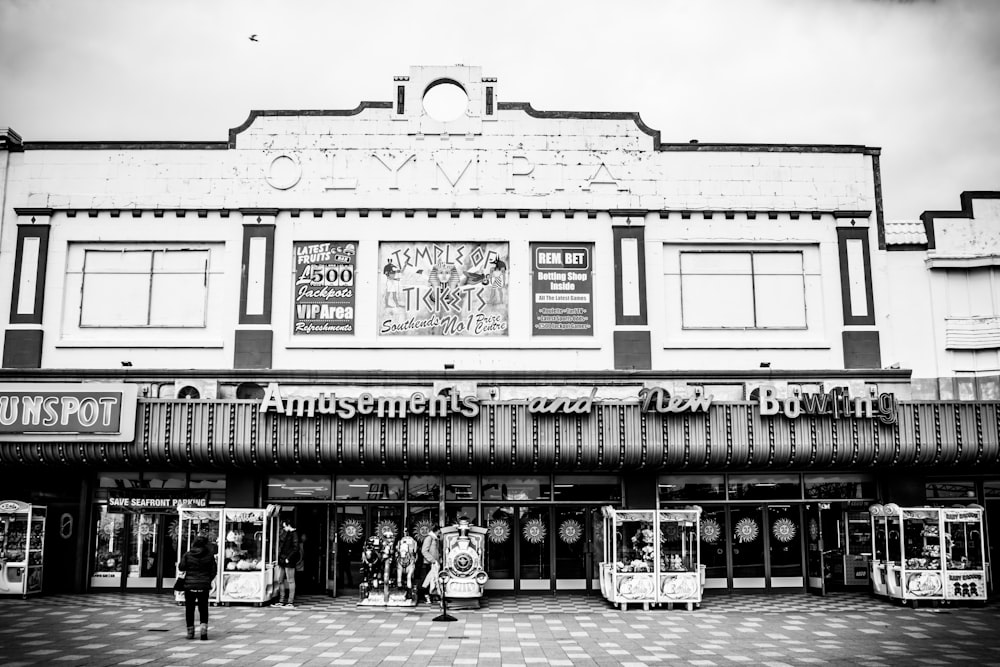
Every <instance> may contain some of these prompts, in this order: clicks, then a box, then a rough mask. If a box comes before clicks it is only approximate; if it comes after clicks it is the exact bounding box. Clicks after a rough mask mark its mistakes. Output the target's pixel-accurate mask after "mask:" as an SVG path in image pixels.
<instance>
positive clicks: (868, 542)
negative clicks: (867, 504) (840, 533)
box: [843, 510, 872, 586]
mask: <svg viewBox="0 0 1000 667" xmlns="http://www.w3.org/2000/svg"><path fill="white" fill-rule="evenodd" d="M844 538H845V539H844V556H843V559H844V561H843V562H844V578H843V583H844V585H845V586H867V585H868V581H869V574H870V570H869V566H868V561H869V560H870V559H871V549H872V527H871V522H870V518H869V514H868V513H866V512H865V511H864V510H861V511H855V510H846V511H845V512H844Z"/></svg>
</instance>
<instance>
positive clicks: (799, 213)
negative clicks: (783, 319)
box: [14, 205, 872, 220]
mask: <svg viewBox="0 0 1000 667" xmlns="http://www.w3.org/2000/svg"><path fill="white" fill-rule="evenodd" d="M14 211H15V212H16V213H17V214H18V215H49V216H51V215H53V214H55V213H63V214H65V215H67V216H68V217H76V216H77V215H86V216H88V217H91V218H95V217H97V216H98V215H100V214H102V213H107V214H109V215H111V217H120V216H121V215H122V213H128V214H130V215H131V216H132V217H133V218H138V217H141V216H142V215H143V214H144V213H152V214H153V215H155V216H156V217H158V218H162V217H163V215H164V214H165V213H173V214H174V215H177V216H178V217H184V216H186V215H188V214H196V215H197V216H198V217H200V218H204V217H206V216H207V215H208V214H209V213H218V214H219V215H221V216H222V217H229V216H230V215H231V214H232V213H240V214H242V215H244V216H248V215H269V216H273V215H278V214H279V213H282V212H288V213H289V214H290V215H291V216H292V217H300V216H302V215H305V214H308V215H312V216H313V217H316V218H321V217H323V216H324V215H327V214H329V215H334V216H336V217H338V218H343V217H344V216H346V215H347V213H348V211H352V212H358V213H359V214H360V215H361V217H368V216H369V215H376V214H378V215H381V216H382V217H383V218H388V217H390V216H391V215H392V214H393V213H402V214H403V215H405V216H406V217H407V218H412V217H413V216H414V214H415V213H416V212H417V211H422V212H426V213H427V214H428V217H432V218H434V217H438V216H442V217H443V216H447V215H450V216H451V217H453V218H457V217H458V216H459V215H461V213H463V212H469V213H472V214H473V215H475V216H476V217H481V216H482V214H483V213H484V212H486V211H492V212H494V213H496V214H497V216H498V217H502V218H506V217H508V216H510V217H520V218H526V217H528V215H529V214H531V213H533V212H535V213H541V214H542V217H543V218H551V217H552V214H553V213H562V214H564V215H565V216H566V217H572V216H575V215H577V214H586V215H587V217H588V218H591V219H593V218H596V217H597V214H598V213H607V214H608V215H610V216H611V217H612V218H625V217H636V218H643V217H645V216H647V215H655V216H658V217H660V218H661V219H662V218H667V217H669V216H670V215H675V214H676V215H680V216H681V217H682V218H684V219H685V220H686V219H688V218H690V217H691V216H692V215H701V216H704V217H706V218H711V217H714V216H717V215H720V216H724V217H725V218H726V219H727V220H732V219H733V218H735V217H736V216H737V215H743V216H746V217H747V218H749V219H751V220H752V219H755V218H757V217H762V218H763V217H767V218H770V219H772V220H775V219H777V218H778V216H784V215H787V216H789V217H791V218H792V219H793V220H795V219H799V218H811V219H813V220H818V219H820V218H821V217H822V216H825V215H827V216H832V217H833V218H835V219H837V220H846V219H849V218H864V219H867V218H870V217H871V214H872V211H871V210H841V209H800V210H793V209H760V210H750V209H723V208H711V209H703V208H669V209H645V208H610V209H599V210H598V209H593V208H557V209H553V208H551V207H545V208H471V207H466V208H453V209H449V208H430V207H428V208H412V207H393V208H384V207H360V206H356V207H352V208H340V207H312V206H301V205H297V206H296V207H295V208H238V207H237V208H205V207H193V208H159V207H158V208H128V209H126V208H90V207H87V208H75V207H66V208H31V207H15V209H14Z"/></svg>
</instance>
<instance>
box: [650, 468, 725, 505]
mask: <svg viewBox="0 0 1000 667" xmlns="http://www.w3.org/2000/svg"><path fill="white" fill-rule="evenodd" d="M725 499H726V485H725V479H724V477H723V476H722V475H677V476H664V477H661V478H660V501H661V502H671V501H680V500H725Z"/></svg>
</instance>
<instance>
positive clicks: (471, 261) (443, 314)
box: [378, 241, 510, 337]
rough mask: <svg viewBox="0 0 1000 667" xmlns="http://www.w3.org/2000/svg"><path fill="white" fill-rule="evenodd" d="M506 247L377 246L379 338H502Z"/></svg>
mask: <svg viewBox="0 0 1000 667" xmlns="http://www.w3.org/2000/svg"><path fill="white" fill-rule="evenodd" d="M508 261H510V250H509V247H508V244H507V243H478V242H456V241H447V242H435V241H407V242H400V243H382V244H380V245H379V267H380V271H381V274H380V275H379V278H378V282H379V306H378V315H379V319H378V333H379V335H380V336H467V337H468V336H471V337H486V336H506V335H507V327H508V318H507V275H508V272H509V269H508V266H507V262H508Z"/></svg>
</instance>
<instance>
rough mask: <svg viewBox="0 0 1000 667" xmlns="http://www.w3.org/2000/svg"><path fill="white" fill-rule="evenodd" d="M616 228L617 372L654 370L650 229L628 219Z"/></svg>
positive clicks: (615, 336)
mask: <svg viewBox="0 0 1000 667" xmlns="http://www.w3.org/2000/svg"><path fill="white" fill-rule="evenodd" d="M624 223H625V224H620V223H619V221H618V220H616V221H615V224H614V226H613V227H612V234H613V238H614V254H615V331H614V346H615V368H620V369H640V370H641V369H649V368H652V350H651V343H650V335H649V328H648V327H649V321H648V318H647V315H646V243H645V238H646V228H645V226H643V225H642V224H638V223H634V222H633V220H632V218H631V217H629V218H626V220H625V221H624Z"/></svg>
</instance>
